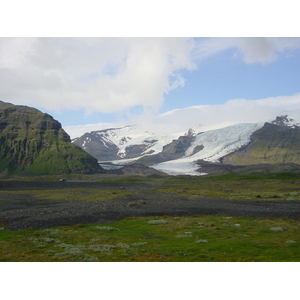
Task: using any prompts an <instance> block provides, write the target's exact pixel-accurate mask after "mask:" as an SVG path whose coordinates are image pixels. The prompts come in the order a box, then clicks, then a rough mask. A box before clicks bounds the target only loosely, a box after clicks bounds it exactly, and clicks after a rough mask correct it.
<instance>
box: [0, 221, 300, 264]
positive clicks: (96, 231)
mask: <svg viewBox="0 0 300 300" xmlns="http://www.w3.org/2000/svg"><path fill="white" fill-rule="evenodd" d="M0 225H1V224H0ZM3 225H4V224H2V226H3ZM2 228H3V227H2ZM0 229H1V228H0ZM0 249H1V250H0V260H1V261H16V262H18V261H53V262H54V261H86V262H88V261H95V262H97V261H105V262H114V261H129V262H130V261H132V262H133V261H173V262H179V261H185V262H189V261H190V262H193V261H198V262H201V261H204V262H223V261H231V262H234V261H294V262H295V261H299V260H300V237H299V221H298V220H290V219H266V218H262V219H254V218H246V217H229V216H192V217H160V218H157V217H147V218H129V219H126V220H122V221H118V222H115V223H114V224H109V225H107V224H106V225H100V224H89V225H74V226H65V227H59V228H52V229H44V230H20V231H10V230H0Z"/></svg>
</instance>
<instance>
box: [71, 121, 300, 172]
mask: <svg viewBox="0 0 300 300" xmlns="http://www.w3.org/2000/svg"><path fill="white" fill-rule="evenodd" d="M266 121H269V123H270V124H273V125H274V126H275V125H276V126H285V127H287V128H291V129H292V128H297V127H298V126H299V124H298V123H297V122H296V121H295V120H294V119H293V118H290V117H288V116H282V117H277V118H273V121H272V120H266ZM264 124H265V122H252V123H251V122H248V123H242V122H220V123H216V124H213V125H211V124H210V125H199V124H196V125H195V126H193V127H192V128H184V126H182V127H181V128H180V126H174V129H176V130H173V131H172V126H170V124H166V126H158V124H155V125H154V126H145V125H131V126H124V127H120V128H109V129H105V130H99V131H92V132H88V133H85V134H84V135H82V136H81V137H79V138H75V139H74V140H73V143H75V144H76V145H78V146H80V147H81V148H82V149H84V150H85V151H87V152H88V153H90V154H91V155H93V156H94V157H96V158H97V159H98V161H99V163H100V164H101V165H102V166H103V167H106V168H112V167H113V166H115V167H118V166H122V165H126V164H130V163H133V162H139V163H143V164H145V165H147V166H151V167H153V168H155V169H157V170H160V171H163V172H165V173H168V174H170V175H179V174H189V175H201V174H202V173H201V166H200V165H199V163H197V162H198V161H199V160H204V161H210V162H221V160H222V158H224V157H226V156H228V155H229V154H231V153H234V152H235V151H238V150H239V149H241V148H243V147H245V146H246V145H249V143H250V142H251V137H252V135H253V134H254V133H255V132H257V131H258V130H260V129H261V128H262V127H263V126H264ZM177 125H178V124H177ZM107 163H109V164H107Z"/></svg>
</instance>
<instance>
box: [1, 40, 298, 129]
mask: <svg viewBox="0 0 300 300" xmlns="http://www.w3.org/2000/svg"><path fill="white" fill-rule="evenodd" d="M0 82H1V86H0V99H1V100H2V101H5V102H10V103H13V104H22V105H28V106H33V107H35V108H37V109H39V110H41V111H43V112H46V113H49V114H50V115H52V116H53V117H54V118H55V119H57V120H58V121H59V122H61V123H62V125H63V126H64V127H66V128H67V127H68V126H78V125H87V124H96V123H104V124H103V126H104V127H106V126H109V124H117V123H120V124H121V123H124V124H126V123H131V122H133V121H134V120H136V119H139V120H142V119H143V117H144V116H145V115H148V116H149V115H152V116H157V115H159V114H163V113H165V112H167V111H170V110H174V109H178V108H186V107H190V106H199V105H200V106H201V105H222V104H224V103H226V102H228V101H230V100H233V99H246V100H258V99H265V98H270V97H278V96H286V97H292V96H293V95H294V94H297V93H299V92H300V38H289V37H287V38H274V37H271V38H265V37H257V38H255V37H246V38H239V37H233V38H227V37H221V38H216V37H204V38H199V37H183V38H177V37H168V38H163V37H158V38H151V37H145V38H133V37H130V38H123V37H120V38H118V37H116V38H115V37H105V38H97V37H92V38H87V37H83V38H76V37H69V38H63V37H58V38H52V37H46V38H35V37H23V38H11V37H3V38H0Z"/></svg>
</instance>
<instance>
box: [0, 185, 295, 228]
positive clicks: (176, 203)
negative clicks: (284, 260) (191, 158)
mask: <svg viewBox="0 0 300 300" xmlns="http://www.w3.org/2000/svg"><path fill="white" fill-rule="evenodd" d="M150 186H151V184H147V183H102V182H101V183H100V182H98V183H95V182H77V183H75V182H64V183H57V182H29V183H28V182H4V181H2V182H0V222H1V223H4V224H5V226H4V229H10V230H21V229H29V228H34V229H44V228H52V227H57V226H64V225H73V224H88V223H94V224H107V223H112V222H115V221H118V220H121V219H124V218H128V217H139V216H164V215H169V216H190V215H218V214H220V215H228V216H246V217H255V218H263V217H273V218H283V217H285V218H291V219H300V201H295V200H289V201H288V200H257V199H254V200H251V201H248V200H247V201H246V200H226V199H219V198H203V197H192V198H188V197H185V196H184V195H174V194H169V193H157V192H153V193H149V191H146V190H145V189H146V188H147V189H148V188H149V187H150ZM64 188H86V189H90V188H93V189H94V188H97V189H115V188H122V189H127V190H131V191H132V190H134V191H135V193H134V195H131V196H126V197H122V198H116V199H113V200H107V201H58V200H45V199H38V198H36V197H34V196H32V195H30V194H27V193H26V194H25V193H22V191H28V190H37V189H47V190H49V189H55V190H57V189H62V192H63V189H64ZM8 191H18V193H9V192H8Z"/></svg>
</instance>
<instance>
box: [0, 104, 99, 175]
mask: <svg viewBox="0 0 300 300" xmlns="http://www.w3.org/2000/svg"><path fill="white" fill-rule="evenodd" d="M21 172H23V173H27V174H32V175H50V174H68V173H83V174H86V173H101V172H104V170H103V168H101V167H100V166H99V164H98V162H97V160H96V159H95V158H94V157H92V156H91V155H89V154H88V153H86V152H85V151H83V150H82V149H81V148H80V147H78V146H76V145H74V144H72V143H71V140H70V137H69V135H68V134H67V133H66V132H65V131H64V130H63V129H62V127H61V124H60V123H59V122H58V121H56V120H54V119H53V118H52V117H51V116H50V115H48V114H44V113H42V112H40V111H38V110H37V109H34V108H31V107H27V106H21V105H13V104H10V103H6V102H3V101H0V174H1V175H12V174H18V173H21Z"/></svg>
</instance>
